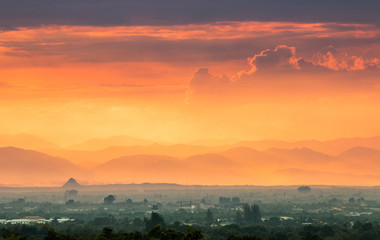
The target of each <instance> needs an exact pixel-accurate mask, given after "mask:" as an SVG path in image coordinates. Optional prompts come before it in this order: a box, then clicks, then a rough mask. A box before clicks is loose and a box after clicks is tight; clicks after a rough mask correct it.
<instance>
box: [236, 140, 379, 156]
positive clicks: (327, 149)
mask: <svg viewBox="0 0 380 240" xmlns="http://www.w3.org/2000/svg"><path fill="white" fill-rule="evenodd" d="M234 146H235V147H237V146H243V147H250V148H253V149H257V150H259V151H263V150H265V149H269V148H286V149H293V148H310V149H313V150H315V151H318V152H322V153H325V154H329V155H337V154H339V153H341V152H343V151H345V150H347V149H349V148H353V147H356V146H363V147H368V148H374V149H380V136H374V137H368V138H359V137H357V138H338V139H333V140H328V141H317V140H301V141H279V140H259V141H242V142H239V143H236V144H234Z"/></svg>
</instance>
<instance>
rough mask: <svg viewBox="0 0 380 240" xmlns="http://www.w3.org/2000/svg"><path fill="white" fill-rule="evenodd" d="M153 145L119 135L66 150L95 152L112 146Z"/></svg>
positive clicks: (150, 142)
mask: <svg viewBox="0 0 380 240" xmlns="http://www.w3.org/2000/svg"><path fill="white" fill-rule="evenodd" d="M153 143H154V141H150V140H146V139H141V138H135V137H130V136H126V135H119V136H113V137H109V138H95V139H89V140H87V141H84V142H82V143H79V144H74V145H71V146H69V147H67V148H68V149H73V150H84V151H96V150H102V149H106V148H109V147H114V146H146V145H150V144H153Z"/></svg>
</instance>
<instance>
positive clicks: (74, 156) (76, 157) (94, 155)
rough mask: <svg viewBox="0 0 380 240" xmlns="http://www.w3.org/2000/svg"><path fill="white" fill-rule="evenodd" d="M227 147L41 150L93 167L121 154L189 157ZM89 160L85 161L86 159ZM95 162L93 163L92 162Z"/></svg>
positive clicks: (183, 145)
mask: <svg viewBox="0 0 380 240" xmlns="http://www.w3.org/2000/svg"><path fill="white" fill-rule="evenodd" d="M226 149H228V147H205V146H192V145H185V144H175V145H162V144H152V145H149V146H119V147H116V146H114V147H109V148H107V149H103V150H99V151H78V150H69V149H44V150H43V152H45V153H47V154H51V155H54V156H60V157H63V158H65V159H69V160H70V161H72V162H74V163H77V164H79V165H81V166H83V167H89V168H92V167H95V166H96V165H99V164H101V163H105V162H107V161H109V160H111V159H116V158H119V157H121V156H132V155H164V156H172V157H175V158H183V157H189V156H192V155H197V154H207V153H212V152H218V151H221V150H226ZM89 160H90V161H91V162H92V164H91V162H90V163H87V161H89ZM94 163H95V164H94Z"/></svg>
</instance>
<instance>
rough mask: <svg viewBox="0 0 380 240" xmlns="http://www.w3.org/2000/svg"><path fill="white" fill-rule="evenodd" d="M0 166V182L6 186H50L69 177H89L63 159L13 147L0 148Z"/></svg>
mask: <svg viewBox="0 0 380 240" xmlns="http://www.w3.org/2000/svg"><path fill="white" fill-rule="evenodd" d="M0 166H1V168H0V182H2V183H4V184H6V185H7V184H12V185H27V186H52V185H54V184H57V185H58V184H59V183H60V182H62V181H64V180H65V179H68V178H69V177H71V176H76V177H79V178H88V177H89V175H88V174H87V173H86V171H84V170H83V169H82V168H80V167H79V166H77V165H75V164H73V163H72V162H70V161H67V160H65V159H63V158H57V157H52V156H49V155H46V154H43V153H40V152H37V151H32V150H23V149H20V148H14V147H5V148H0Z"/></svg>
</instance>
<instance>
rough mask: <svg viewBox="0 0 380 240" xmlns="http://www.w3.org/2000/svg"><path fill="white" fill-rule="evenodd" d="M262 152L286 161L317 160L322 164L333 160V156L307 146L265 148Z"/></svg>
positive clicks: (309, 161) (312, 161)
mask: <svg viewBox="0 0 380 240" xmlns="http://www.w3.org/2000/svg"><path fill="white" fill-rule="evenodd" d="M264 153H266V154H268V155H271V156H275V157H278V158H281V159H284V160H288V161H307V162H308V163H315V162H318V163H319V164H323V163H326V162H329V161H334V160H335V158H334V157H333V156H329V155H327V154H324V153H320V152H316V151H313V150H311V149H309V148H294V149H281V148H270V149H268V150H265V151H264Z"/></svg>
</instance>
